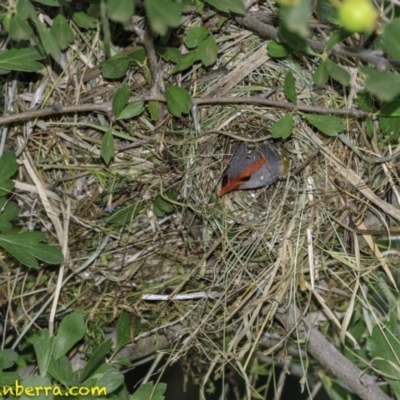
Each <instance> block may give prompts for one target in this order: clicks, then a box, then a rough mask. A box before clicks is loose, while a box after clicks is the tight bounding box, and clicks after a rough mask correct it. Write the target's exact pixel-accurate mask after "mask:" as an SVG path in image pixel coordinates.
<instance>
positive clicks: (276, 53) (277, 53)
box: [267, 40, 289, 58]
mask: <svg viewBox="0 0 400 400" xmlns="http://www.w3.org/2000/svg"><path fill="white" fill-rule="evenodd" d="M267 52H268V55H269V56H270V57H275V58H284V57H287V56H288V54H289V51H288V50H287V48H286V47H285V46H284V45H282V44H280V43H278V42H275V41H274V40H270V41H269V42H268V44H267Z"/></svg>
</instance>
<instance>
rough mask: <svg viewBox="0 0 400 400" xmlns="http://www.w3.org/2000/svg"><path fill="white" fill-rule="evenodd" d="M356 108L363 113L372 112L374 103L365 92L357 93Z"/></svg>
mask: <svg viewBox="0 0 400 400" xmlns="http://www.w3.org/2000/svg"><path fill="white" fill-rule="evenodd" d="M357 102H358V107H360V108H361V110H363V111H367V112H372V111H373V110H374V103H373V101H372V98H371V95H370V94H369V93H368V92H367V91H366V90H360V91H359V92H357Z"/></svg>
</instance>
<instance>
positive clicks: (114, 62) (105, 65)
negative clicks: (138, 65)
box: [100, 55, 130, 79]
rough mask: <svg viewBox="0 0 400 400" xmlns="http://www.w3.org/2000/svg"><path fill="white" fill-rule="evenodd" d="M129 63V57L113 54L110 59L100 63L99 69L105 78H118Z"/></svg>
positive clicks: (124, 71)
mask: <svg viewBox="0 0 400 400" xmlns="http://www.w3.org/2000/svg"><path fill="white" fill-rule="evenodd" d="M129 64H130V59H129V58H128V57H123V56H120V55H118V56H115V57H113V58H111V59H110V60H106V61H102V62H101V63H100V70H101V73H102V75H103V76H104V78H106V79H119V78H122V77H124V76H125V74H126V71H127V70H128V67H129Z"/></svg>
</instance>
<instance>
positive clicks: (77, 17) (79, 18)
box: [72, 11, 98, 29]
mask: <svg viewBox="0 0 400 400" xmlns="http://www.w3.org/2000/svg"><path fill="white" fill-rule="evenodd" d="M72 19H73V21H74V22H75V23H76V24H77V25H78V26H79V28H83V29H94V28H96V27H97V22H98V21H97V19H96V18H92V17H89V15H87V14H86V13H85V12H83V11H76V12H74V13H73V14H72Z"/></svg>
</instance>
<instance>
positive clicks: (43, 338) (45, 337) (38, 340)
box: [32, 329, 54, 376]
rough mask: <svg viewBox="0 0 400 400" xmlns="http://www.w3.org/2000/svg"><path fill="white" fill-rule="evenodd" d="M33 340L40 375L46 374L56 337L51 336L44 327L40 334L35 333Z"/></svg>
mask: <svg viewBox="0 0 400 400" xmlns="http://www.w3.org/2000/svg"><path fill="white" fill-rule="evenodd" d="M32 341H33V348H34V350H35V354H36V360H37V363H38V367H39V372H40V376H46V374H47V370H48V367H49V364H50V360H51V356H52V355H53V350H54V337H50V334H49V331H48V330H47V329H42V330H41V331H40V332H39V334H37V335H34V337H33V339H32Z"/></svg>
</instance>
